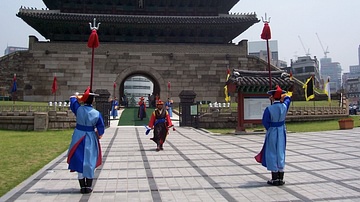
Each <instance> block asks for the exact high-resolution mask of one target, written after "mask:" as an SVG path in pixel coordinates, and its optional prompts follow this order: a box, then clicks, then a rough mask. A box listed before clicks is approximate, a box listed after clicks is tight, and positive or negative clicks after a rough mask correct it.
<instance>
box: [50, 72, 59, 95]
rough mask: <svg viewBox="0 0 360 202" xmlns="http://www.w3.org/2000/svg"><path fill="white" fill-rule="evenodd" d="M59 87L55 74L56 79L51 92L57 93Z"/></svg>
mask: <svg viewBox="0 0 360 202" xmlns="http://www.w3.org/2000/svg"><path fill="white" fill-rule="evenodd" d="M57 89H58V86H57V79H56V76H54V81H53V83H52V87H51V92H52V93H53V94H54V93H56V90H57Z"/></svg>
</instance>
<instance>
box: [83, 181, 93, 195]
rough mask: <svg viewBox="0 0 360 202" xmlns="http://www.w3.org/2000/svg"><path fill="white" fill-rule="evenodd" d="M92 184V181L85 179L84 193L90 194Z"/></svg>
mask: <svg viewBox="0 0 360 202" xmlns="http://www.w3.org/2000/svg"><path fill="white" fill-rule="evenodd" d="M92 182H93V179H89V178H86V183H85V184H86V188H85V190H86V193H91V192H92V191H93V190H92Z"/></svg>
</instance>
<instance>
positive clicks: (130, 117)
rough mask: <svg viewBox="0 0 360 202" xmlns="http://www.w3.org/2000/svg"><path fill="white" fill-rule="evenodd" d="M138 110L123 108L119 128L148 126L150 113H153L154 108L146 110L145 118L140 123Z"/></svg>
mask: <svg viewBox="0 0 360 202" xmlns="http://www.w3.org/2000/svg"><path fill="white" fill-rule="evenodd" d="M138 110H139V108H136V107H135V108H125V109H124V111H123V112H122V113H121V117H120V120H119V124H118V125H119V126H144V125H148V123H149V119H150V116H151V113H152V112H153V111H154V108H146V117H145V118H144V119H143V120H142V121H141V120H140V119H139V118H138Z"/></svg>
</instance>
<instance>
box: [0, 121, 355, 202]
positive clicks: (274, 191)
mask: <svg viewBox="0 0 360 202" xmlns="http://www.w3.org/2000/svg"><path fill="white" fill-rule="evenodd" d="M114 122H115V121H112V124H111V127H110V128H108V129H107V130H106V132H105V135H104V137H103V138H102V139H101V144H102V150H103V164H102V166H100V167H99V168H98V169H97V170H96V173H95V175H96V180H94V192H93V193H91V194H85V195H82V194H80V193H79V187H78V186H79V185H78V181H77V174H76V173H70V172H69V171H68V170H67V164H66V152H64V153H63V154H61V155H60V156H59V157H58V158H57V159H55V160H54V161H52V162H51V163H49V164H48V165H47V166H45V167H44V168H43V169H41V170H40V171H39V172H37V173H36V174H34V175H33V176H31V177H30V178H29V179H28V180H26V181H24V182H23V183H21V184H20V185H19V186H18V187H16V188H15V189H13V190H11V191H10V192H9V193H7V194H6V195H4V196H3V197H2V198H0V201H18V202H30V201H34V202H35V201H36V202H41V201H64V202H65V201H66V202H68V201H94V202H95V201H105V202H107V201H109V202H110V201H131V202H134V201H139V202H144V201H145V202H147V201H149V202H152V201H156V202H158V201H159V202H162V201H206V202H211V201H214V202H215V201H216V202H219V201H360V168H359V166H358V165H359V164H360V138H359V137H360V128H355V129H352V130H336V131H324V132H311V133H290V134H288V137H287V140H288V143H287V156H286V162H287V163H286V168H285V181H286V184H285V185H284V186H281V187H273V186H270V185H267V184H266V181H267V180H268V179H269V178H270V173H269V172H268V171H266V169H265V168H264V167H262V166H261V165H260V164H258V163H256V161H255V160H254V156H255V155H256V154H257V152H258V151H259V150H260V149H261V146H262V143H263V140H264V134H257V135H255V134H252V135H216V134H211V133H209V132H207V131H206V130H201V129H194V128H190V127H176V131H170V135H169V136H168V139H167V142H166V143H165V145H164V151H160V152H156V151H155V144H154V142H153V141H151V140H149V138H150V137H151V136H152V134H149V135H148V136H146V135H145V127H118V126H116V123H114Z"/></svg>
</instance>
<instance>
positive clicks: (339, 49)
mask: <svg viewBox="0 0 360 202" xmlns="http://www.w3.org/2000/svg"><path fill="white" fill-rule="evenodd" d="M270 2H271V3H270ZM20 6H26V7H34V8H37V9H41V8H45V5H44V3H43V2H42V1H41V0H2V5H1V7H0V18H1V19H3V20H1V24H0V25H1V27H2V29H1V32H0V38H1V40H0V56H3V55H4V51H5V49H6V47H7V46H19V47H28V41H29V35H34V36H36V37H38V38H39V40H45V38H44V37H42V36H41V35H40V34H39V33H38V32H37V31H36V30H34V29H33V28H31V27H30V26H29V25H27V24H26V23H25V22H24V21H22V20H21V19H20V18H18V17H17V16H16V13H18V10H19V8H20ZM359 8H360V0H344V1H339V0H272V1H269V0H240V1H239V2H238V3H237V4H236V5H235V6H234V7H233V8H232V9H231V10H230V12H231V13H256V14H257V17H258V19H260V20H262V18H265V14H266V16H267V18H268V19H269V18H270V28H271V34H272V38H271V40H276V41H277V42H278V51H279V59H280V60H283V61H286V62H287V63H288V65H289V64H290V60H291V59H293V60H295V59H296V58H297V57H299V56H305V54H307V53H309V54H310V56H311V57H314V56H316V57H317V58H318V59H320V58H322V57H324V50H325V51H328V52H329V53H327V57H328V58H332V61H333V62H339V63H340V65H341V67H342V69H343V72H348V71H349V66H350V65H359V58H358V47H359V45H360V25H359V24H358V21H360V11H359ZM263 26H264V24H263V22H262V21H260V22H259V23H256V24H255V25H253V26H251V27H250V28H249V29H248V30H246V31H245V32H243V33H242V34H240V36H238V37H237V38H235V39H234V42H235V43H237V42H238V41H240V40H242V39H247V40H248V41H261V40H262V39H261V38H260V34H261V32H262V28H263ZM317 36H319V39H320V41H321V43H320V41H319V39H318V37H317ZM301 41H302V43H301ZM302 44H303V45H302ZM321 44H322V46H323V48H322V47H321Z"/></svg>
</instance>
